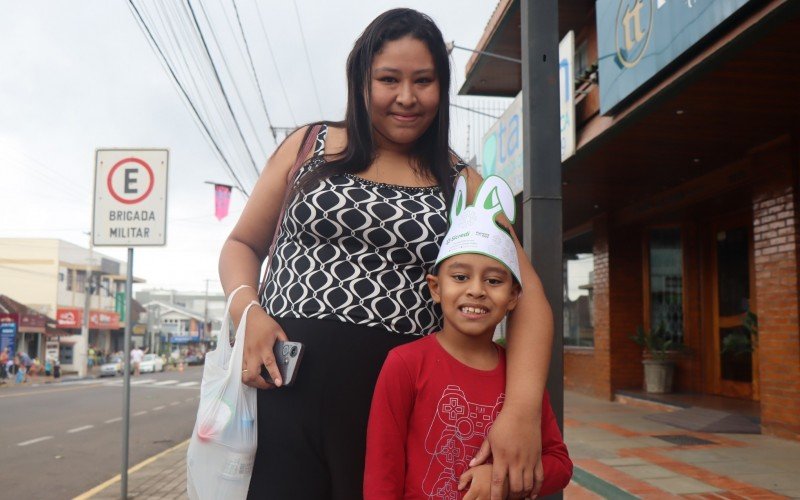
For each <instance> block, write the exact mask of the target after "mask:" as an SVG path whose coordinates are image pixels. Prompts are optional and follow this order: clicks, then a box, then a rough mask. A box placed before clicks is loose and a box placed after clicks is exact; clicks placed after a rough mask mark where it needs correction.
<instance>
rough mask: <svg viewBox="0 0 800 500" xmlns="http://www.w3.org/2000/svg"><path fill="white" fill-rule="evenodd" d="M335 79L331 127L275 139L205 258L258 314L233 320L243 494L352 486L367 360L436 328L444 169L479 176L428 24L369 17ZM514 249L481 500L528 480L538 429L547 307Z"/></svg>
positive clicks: (360, 457) (240, 303)
mask: <svg viewBox="0 0 800 500" xmlns="http://www.w3.org/2000/svg"><path fill="white" fill-rule="evenodd" d="M346 73H347V80H348V101H347V108H346V112H345V119H344V121H343V122H321V123H318V124H312V125H311V126H306V127H302V128H300V129H299V130H297V131H295V132H294V133H293V134H291V135H290V136H289V137H288V138H287V139H286V140H285V141H284V142H283V143H282V144H281V145H280V146H279V147H278V149H277V151H276V152H275V153H274V154H273V155H272V157H271V158H270V159H269V161H268V163H267V166H266V168H264V170H263V172H262V174H261V177H260V179H259V181H258V183H257V184H256V186H255V188H254V190H253V193H252V194H251V196H250V198H249V200H248V202H247V205H246V207H245V209H244V211H243V212H242V215H241V216H240V218H239V221H238V222H237V224H236V226H235V228H234V229H233V231H232V232H231V234H230V236H229V237H228V239H227V240H226V242H225V244H224V245H223V249H222V252H221V255H220V264H219V268H220V278H221V282H222V285H223V287H224V289H225V292H226V294H230V293H231V292H232V291H233V290H234V289H237V288H239V287H240V286H241V285H247V286H249V287H250V288H249V289H248V288H245V289H244V290H242V293H238V294H237V295H236V297H235V300H234V301H233V303H232V305H231V312H232V316H233V317H234V320H235V321H236V322H238V321H239V319H240V316H241V314H242V311H244V309H245V307H246V305H247V304H248V303H249V302H250V301H253V300H259V301H260V303H261V305H262V307H263V309H262V308H255V309H251V312H250V313H249V316H248V320H247V334H246V341H245V346H244V360H243V368H244V369H243V373H242V379H243V381H244V383H245V384H247V385H250V386H252V387H257V388H259V389H262V390H260V391H258V450H257V453H256V458H255V464H254V468H253V473H252V479H251V483H250V492H249V496H250V497H252V498H265V497H270V498H281V499H292V498H319V499H324V498H359V497H360V496H361V495H362V488H363V472H364V454H365V447H366V428H367V420H368V416H369V407H370V401H371V399H372V393H373V390H374V386H375V381H376V379H377V376H378V373H379V371H380V368H381V365H382V364H383V361H384V359H385V357H386V353H387V352H388V351H389V350H390V349H391V348H393V347H396V346H399V345H401V344H405V343H407V342H409V341H411V340H414V339H417V338H419V337H420V336H423V335H426V334H428V333H431V332H434V331H436V330H438V329H439V328H440V323H441V312H440V310H439V309H438V308H437V306H436V305H435V304H434V302H433V300H432V298H431V296H430V293H429V292H428V290H427V287H426V286H425V276H426V274H427V272H428V271H429V270H430V267H431V265H432V264H433V262H434V260H435V258H436V255H437V252H438V249H439V245H440V243H441V241H442V238H443V237H444V233H445V231H446V229H447V207H448V204H449V202H450V200H451V199H452V196H453V191H454V185H455V180H456V177H457V176H458V174H459V172H462V171H463V172H464V173H465V174H466V176H467V183H468V187H469V190H468V192H469V195H472V194H473V193H474V192H475V190H476V189H477V186H478V185H479V184H480V182H481V178H480V175H479V174H478V173H477V172H476V171H475V170H474V169H472V168H469V167H467V166H466V165H465V164H464V163H463V162H461V161H460V160H459V159H458V158H457V156H456V155H455V154H454V153H453V152H452V151H451V150H450V148H449V144H448V137H449V132H450V131H449V89H450V68H449V62H448V55H447V49H446V47H445V43H444V39H443V37H442V34H441V32H440V31H439V29H438V27H437V26H436V25H435V23H434V22H433V21H432V20H431V19H430V18H429V17H427V16H425V15H424V14H421V13H419V12H417V11H414V10H411V9H393V10H390V11H387V12H385V13H383V14H381V15H380V16H378V17H377V18H376V19H375V20H373V21H372V23H370V25H369V26H368V27H367V28H366V29H365V31H364V32H363V33H362V35H361V36H360V37H359V38H358V40H357V41H356V43H355V45H354V47H353V49H352V51H351V52H350V55H349V57H348V61H347V68H346ZM312 132H313V133H312ZM312 143H313V148H311V151H309V153H308V154H307V155H305V154H301V152H302V151H303V150H304V149H305V148H304V146H306V145H310V144H312ZM298 159H299V160H300V161H302V166H301V167H300V168H299V169H298V170H296V172H295V173H294V177H292V178H289V173H290V171H292V170H294V169H293V166H294V164H295V162H296V161H297V160H298ZM284 203H285V211H283V210H282V207H284ZM276 234H277V238H276V239H275V240H274V242H273V244H272V245H271V244H270V241H272V240H273V235H276ZM270 247H272V252H271V253H272V257H271V259H270V262H269V264H268V267H267V275H266V279H265V284H266V287H265V289H264V291H263V293H262V294H261V295H260V296H259V294H258V293H256V286H257V278H258V272H259V268H260V266H261V264H262V262H263V260H264V259H265V257H266V256H267V255H268V254H269V253H270ZM517 250H518V252H519V254H520V255H521V257H520V260H521V266H522V279H523V283H524V287H523V293H522V295H521V297H520V306H519V307H517V310H516V312H515V313H514V314H513V315H512V317H511V319H510V324H509V332H510V333H509V336H508V337H509V342H508V375H509V376H508V379H507V383H506V395H507V396H506V403H505V411H503V412H502V413H501V414H500V415H499V417H498V418H497V420H496V421H495V422H494V425H493V426H492V430H491V432H490V433H489V434H488V436H487V445H486V446H485V452H484V453H483V454H481V455H480V457H479V460H481V461H483V460H486V459H487V458H488V455H489V452H491V456H492V461H493V474H494V475H496V476H497V477H498V478H499V481H497V485H496V486H493V487H494V488H495V490H494V491H493V495H494V496H493V498H494V497H497V498H499V495H500V489H499V487H500V486H501V485H502V484H503V482H504V481H508V484H509V488H510V492H511V494H512V495H513V496H516V497H522V496H525V495H527V494H528V493H530V492H531V491H535V489H534V485H535V484H536V485H538V484H540V483H541V464H540V463H539V452H540V449H541V441H540V439H541V438H540V435H539V434H540V432H539V426H538V425H531V424H532V423H537V424H538V422H539V418H540V417H539V415H540V412H541V403H542V398H543V395H544V384H545V380H546V378H547V367H548V365H549V356H550V345H551V342H552V314H551V311H550V308H549V305H548V304H547V300H546V298H545V296H544V293H543V289H542V287H541V284H540V281H539V279H538V277H537V275H536V273H535V271H534V270H533V267H532V266H531V265H530V262H529V261H528V260H527V258H526V257H525V254H524V252H523V251H522V249H521V247H520V246H519V244H518V243H517ZM287 337H288V338H289V339H291V340H294V341H300V342H303V343H304V344H305V345H306V351H305V357H304V358H303V363H302V366H301V367H300V372H299V375H298V378H297V381H296V383H295V384H294V385H293V386H291V387H288V388H280V389H274V387H280V386H281V379H280V375H279V371H278V369H277V366H276V364H275V360H274V356H273V354H272V347H273V344H274V342H275V341H276V340H286V339H287ZM262 365H265V366H266V370H267V371H268V373H269V378H270V379H271V380H274V386H273V385H271V384H268V383H267V382H266V380H265V379H264V378H263V377H262V376H261V366H262ZM269 389H272V390H269Z"/></svg>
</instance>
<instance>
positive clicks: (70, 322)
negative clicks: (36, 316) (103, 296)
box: [56, 307, 120, 330]
mask: <svg viewBox="0 0 800 500" xmlns="http://www.w3.org/2000/svg"><path fill="white" fill-rule="evenodd" d="M56 323H57V324H58V327H59V328H81V327H83V310H82V309H80V308H78V307H59V308H58V310H57V312H56ZM89 328H94V329H95V330H116V329H117V328H120V319H119V314H117V313H116V312H113V311H105V310H103V311H98V310H94V311H91V312H90V313H89Z"/></svg>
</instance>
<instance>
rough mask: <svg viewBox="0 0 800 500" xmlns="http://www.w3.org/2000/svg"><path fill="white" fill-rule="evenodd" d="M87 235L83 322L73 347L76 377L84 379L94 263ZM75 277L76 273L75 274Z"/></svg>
mask: <svg viewBox="0 0 800 500" xmlns="http://www.w3.org/2000/svg"><path fill="white" fill-rule="evenodd" d="M87 234H88V235H89V259H88V260H87V261H86V278H85V279H84V280H83V322H82V325H81V340H80V342H78V344H77V345H76V346H75V347H77V348H78V349H77V352H73V356H74V357H75V361H76V362H77V363H76V364H77V365H78V376H79V377H85V376H86V375H87V374H88V372H89V315H90V312H91V307H92V275H93V273H92V263H93V261H94V245H93V244H92V233H91V232H89V233H87ZM75 274H76V275H77V271H76V272H75Z"/></svg>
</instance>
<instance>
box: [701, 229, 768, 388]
mask: <svg viewBox="0 0 800 500" xmlns="http://www.w3.org/2000/svg"><path fill="white" fill-rule="evenodd" d="M710 229H711V235H710V236H711V238H710V239H709V250H710V252H709V254H710V255H709V256H710V258H711V259H710V260H711V266H710V267H711V273H710V276H709V279H708V280H706V283H708V284H710V285H711V286H710V290H709V292H710V294H707V295H706V297H708V295H710V296H711V297H710V298H711V301H710V302H711V307H709V308H704V309H706V310H707V311H708V314H709V316H710V318H708V319H709V321H707V322H706V324H708V325H709V326H710V327H711V328H710V330H711V335H708V336H707V338H708V341H709V342H708V344H711V345H708V344H706V345H707V347H708V349H706V352H707V353H708V354H707V357H706V361H707V365H706V366H708V367H710V368H712V369H713V373H711V374H710V375H712V376H711V380H710V382H711V387H709V389H710V391H709V392H713V393H715V394H719V395H722V396H730V397H736V398H744V399H758V387H757V380H758V363H757V360H758V353H757V348H758V344H757V342H755V341H754V340H753V337H751V335H750V331H751V330H750V327H751V325H752V322H751V320H752V319H753V317H754V316H753V314H754V313H755V294H754V293H753V243H752V242H753V236H752V223H751V220H750V216H749V214H747V215H744V216H737V217H731V218H726V219H722V220H717V221H714V222H713V223H712V224H711V227H710ZM709 281H710V283H709ZM709 358H710V359H709Z"/></svg>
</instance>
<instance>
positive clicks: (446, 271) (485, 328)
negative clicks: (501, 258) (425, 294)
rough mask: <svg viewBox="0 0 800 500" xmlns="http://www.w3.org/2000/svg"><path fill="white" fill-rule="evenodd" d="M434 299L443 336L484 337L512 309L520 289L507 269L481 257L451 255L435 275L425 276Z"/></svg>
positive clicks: (490, 335) (471, 254)
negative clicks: (441, 323) (439, 306)
mask: <svg viewBox="0 0 800 500" xmlns="http://www.w3.org/2000/svg"><path fill="white" fill-rule="evenodd" d="M428 286H429V288H430V290H431V295H432V296H433V300H434V301H436V302H437V303H439V304H441V307H442V312H443V313H444V323H445V325H444V329H443V330H442V333H443V334H445V335H447V336H450V335H462V336H468V337H483V336H486V337H488V339H489V340H490V339H491V337H492V335H493V334H494V330H495V327H496V326H497V324H498V323H499V322H500V321H502V319H503V317H505V315H506V313H508V312H509V311H511V310H512V309H514V306H515V305H516V303H517V297H518V296H519V286H518V285H517V284H516V283H515V282H514V280H513V278H512V276H511V273H510V272H509V270H508V269H507V268H506V267H505V266H503V265H502V264H500V263H499V262H497V261H496V260H495V259H493V258H491V257H487V256H485V255H481V254H474V253H468V254H461V255H454V256H452V257H450V258H448V259H447V260H445V261H444V262H442V264H441V266H440V269H439V272H438V275H437V276H431V275H429V276H428Z"/></svg>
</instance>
